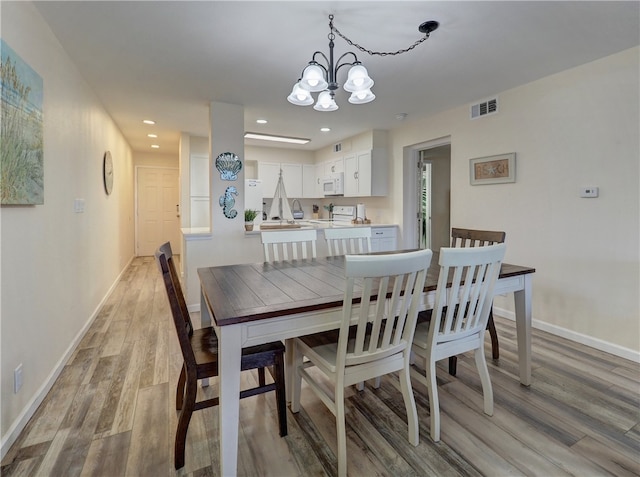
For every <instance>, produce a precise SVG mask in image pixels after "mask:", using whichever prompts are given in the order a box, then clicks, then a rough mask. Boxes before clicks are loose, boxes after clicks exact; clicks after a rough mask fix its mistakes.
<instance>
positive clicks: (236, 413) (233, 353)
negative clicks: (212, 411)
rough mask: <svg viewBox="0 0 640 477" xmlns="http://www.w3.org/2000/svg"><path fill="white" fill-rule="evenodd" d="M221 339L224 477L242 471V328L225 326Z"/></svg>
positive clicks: (219, 407) (221, 432) (221, 410)
mask: <svg viewBox="0 0 640 477" xmlns="http://www.w3.org/2000/svg"><path fill="white" fill-rule="evenodd" d="M219 331H220V336H218V374H219V379H220V386H219V387H220V390H219V391H220V394H219V397H220V403H219V405H218V426H219V432H220V434H219V443H220V475H223V476H227V475H236V474H237V470H238V427H239V424H240V361H241V358H242V340H241V337H242V336H241V326H239V325H238V326H233V325H228V326H221V327H220V328H219Z"/></svg>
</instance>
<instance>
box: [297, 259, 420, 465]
mask: <svg viewBox="0 0 640 477" xmlns="http://www.w3.org/2000/svg"><path fill="white" fill-rule="evenodd" d="M431 255H432V253H431V250H428V249H427V250H419V251H414V252H404V253H396V254H385V255H347V256H346V257H345V276H346V278H347V283H346V289H345V292H344V299H343V306H342V322H341V325H340V329H339V330H334V331H328V332H323V333H316V334H313V335H307V336H302V337H299V338H295V339H294V340H293V369H294V376H293V383H292V388H293V395H292V399H291V411H292V412H294V413H297V412H299V411H300V392H301V386H302V379H304V380H305V382H306V383H308V384H309V388H310V389H311V390H312V391H313V392H314V393H315V394H317V396H318V397H319V398H320V399H321V400H322V402H323V403H324V404H325V405H326V406H327V407H328V408H329V410H330V411H331V412H332V413H333V414H334V415H335V416H336V428H337V438H338V447H337V450H338V455H337V457H338V459H337V460H338V475H339V476H346V475H347V442H346V439H347V436H346V428H345V426H346V424H345V406H344V390H345V388H346V387H347V386H350V385H353V384H356V383H359V382H363V381H365V380H367V379H371V378H375V377H378V376H381V375H384V374H389V373H395V372H398V377H399V380H400V390H401V392H402V397H403V399H404V405H405V409H406V413H407V424H408V430H409V434H408V440H409V442H410V443H411V444H412V445H414V446H417V445H418V442H419V428H418V415H417V411H416V404H415V400H414V397H413V390H412V388H411V378H410V371H409V369H410V354H411V353H410V350H411V342H412V339H413V333H414V331H415V326H416V319H417V316H418V309H419V306H420V300H421V299H422V290H423V288H424V282H425V278H426V276H427V270H428V268H429V263H430V262H431ZM354 289H355V291H354ZM385 298H386V299H388V300H390V302H391V303H392V308H391V309H393V310H396V314H395V315H394V316H395V318H393V319H387V314H386V312H385V309H386V306H385V301H386V300H385ZM354 299H356V300H357V299H361V300H360V302H354ZM304 358H307V359H308V361H306V362H305V361H304ZM311 367H314V368H316V369H317V370H319V371H321V372H322V374H323V375H324V376H318V374H319V373H313V372H311V373H310V372H309V371H308V370H309V368H311ZM323 378H324V379H323Z"/></svg>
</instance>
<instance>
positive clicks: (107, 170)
mask: <svg viewBox="0 0 640 477" xmlns="http://www.w3.org/2000/svg"><path fill="white" fill-rule="evenodd" d="M102 176H103V178H104V190H105V192H106V193H107V195H109V194H111V190H112V189H113V160H112V159H111V152H110V151H107V152H105V153H104V162H103V165H102Z"/></svg>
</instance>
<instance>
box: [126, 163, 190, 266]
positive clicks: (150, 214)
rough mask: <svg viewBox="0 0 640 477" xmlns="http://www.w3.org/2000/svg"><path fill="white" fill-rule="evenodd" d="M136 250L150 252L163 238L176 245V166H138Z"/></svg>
mask: <svg viewBox="0 0 640 477" xmlns="http://www.w3.org/2000/svg"><path fill="white" fill-rule="evenodd" d="M136 197H137V201H136V202H137V203H136V209H137V216H136V218H137V220H136V254H137V255H138V256H147V255H153V254H154V252H155V251H156V249H157V248H158V247H159V246H160V245H161V244H163V243H164V242H167V241H170V242H171V244H172V246H173V249H174V250H175V251H176V252H179V250H180V249H181V247H180V212H179V206H178V204H179V203H180V201H179V194H178V169H170V168H154V167H138V168H137V174H136Z"/></svg>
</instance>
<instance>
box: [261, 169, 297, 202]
mask: <svg viewBox="0 0 640 477" xmlns="http://www.w3.org/2000/svg"><path fill="white" fill-rule="evenodd" d="M281 169H282V182H283V183H284V189H285V191H286V192H287V197H288V198H290V199H296V198H301V197H302V196H303V195H302V178H303V175H302V164H289V163H277V162H259V163H258V179H261V180H262V191H263V192H262V194H263V196H264V197H265V198H272V197H273V195H274V194H275V191H276V186H277V185H278V178H279V177H280V170H281Z"/></svg>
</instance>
